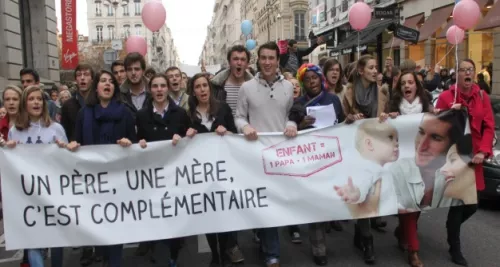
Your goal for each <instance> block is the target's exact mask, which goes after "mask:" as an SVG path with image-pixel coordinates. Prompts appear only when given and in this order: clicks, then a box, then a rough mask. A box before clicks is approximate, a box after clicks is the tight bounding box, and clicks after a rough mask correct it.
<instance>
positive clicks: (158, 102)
mask: <svg viewBox="0 0 500 267" xmlns="http://www.w3.org/2000/svg"><path fill="white" fill-rule="evenodd" d="M149 88H150V90H151V97H152V99H151V101H150V102H149V103H146V104H145V107H144V108H142V109H141V110H139V111H138V112H137V117H136V125H137V139H139V140H140V141H139V144H140V146H141V147H142V148H145V147H146V146H147V143H146V142H155V141H163V140H172V144H173V145H176V144H177V142H179V140H181V138H182V137H183V136H184V135H185V134H186V131H187V129H188V127H189V117H188V115H187V113H186V111H185V110H184V109H183V108H181V107H179V106H177V105H176V104H175V102H174V100H173V99H172V98H171V97H170V96H169V94H168V78H167V76H166V75H164V74H161V73H158V74H154V75H153V76H151V79H150V80H149ZM156 243H157V242H154V241H150V242H143V243H141V244H140V246H144V247H145V248H146V249H147V251H148V252H151V258H150V260H151V261H152V262H153V263H154V262H156V260H155V259H154V258H153V254H154V250H155V247H156ZM165 243H167V244H168V246H169V247H170V259H169V264H168V266H169V267H176V266H177V259H178V257H179V252H180V250H181V247H182V238H172V239H169V240H165Z"/></svg>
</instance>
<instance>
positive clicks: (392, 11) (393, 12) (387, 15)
mask: <svg viewBox="0 0 500 267" xmlns="http://www.w3.org/2000/svg"><path fill="white" fill-rule="evenodd" d="M397 13H399V12H397V8H395V7H376V8H375V10H374V11H373V14H374V17H375V19H394V18H397V16H399V14H397Z"/></svg>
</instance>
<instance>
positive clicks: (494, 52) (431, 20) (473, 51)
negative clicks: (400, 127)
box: [310, 0, 500, 97]
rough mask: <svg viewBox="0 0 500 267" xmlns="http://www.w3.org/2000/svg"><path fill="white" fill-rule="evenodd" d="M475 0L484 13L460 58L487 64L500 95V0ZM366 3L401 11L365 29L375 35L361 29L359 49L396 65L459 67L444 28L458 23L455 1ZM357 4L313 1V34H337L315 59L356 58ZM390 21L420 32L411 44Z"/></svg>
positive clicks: (496, 93)
mask: <svg viewBox="0 0 500 267" xmlns="http://www.w3.org/2000/svg"><path fill="white" fill-rule="evenodd" d="M474 1H475V2H476V3H477V4H478V5H479V7H480V10H481V13H482V16H481V18H480V19H479V22H478V23H477V25H476V26H475V27H474V28H473V29H471V30H467V31H466V36H465V39H464V41H463V42H462V43H461V44H459V45H458V46H457V52H458V58H459V60H460V59H464V58H470V59H472V60H474V62H475V63H476V70H477V71H478V72H479V71H481V69H482V68H483V66H485V67H488V68H489V72H491V73H492V94H493V95H494V96H495V97H496V96H499V97H500V19H498V18H500V1H497V0H474ZM365 2H366V3H367V4H369V5H371V6H372V7H385V8H391V7H392V8H393V9H394V10H398V12H399V13H398V16H397V17H394V19H393V21H392V22H391V23H389V24H387V25H385V24H384V23H380V21H378V22H377V23H378V25H379V26H380V25H381V26H380V27H382V28H385V30H382V31H378V30H376V29H377V28H375V27H374V28H372V29H368V31H363V32H370V31H371V32H372V33H371V35H370V34H368V33H366V34H364V33H363V32H362V33H361V48H362V49H365V50H367V51H368V52H369V53H371V54H374V55H376V56H377V58H378V59H379V62H382V59H383V58H385V57H387V56H391V57H392V58H393V59H394V61H395V63H396V65H398V64H399V63H400V62H401V61H403V60H404V59H412V60H414V61H415V62H416V63H417V65H418V66H420V67H422V68H424V67H425V66H434V65H435V64H439V65H441V66H442V67H443V68H447V69H451V68H455V67H456V56H455V47H454V46H453V45H451V44H449V43H448V42H447V40H446V31H447V30H448V28H449V27H450V26H451V25H453V24H454V23H453V16H452V13H453V8H454V6H455V1H454V0H398V1H394V0H378V1H377V0H366V1H365ZM353 3H354V0H310V8H311V9H310V14H311V24H312V30H313V31H314V33H316V34H317V35H325V34H328V33H331V32H333V34H334V35H335V38H334V39H335V40H334V44H333V45H331V46H330V47H328V48H327V47H326V45H323V47H322V48H321V49H317V50H316V51H317V52H316V53H315V55H314V59H313V61H314V62H317V61H318V60H319V59H320V58H321V57H334V58H337V59H339V60H340V62H341V63H342V64H344V65H345V64H346V63H348V62H352V61H354V60H355V59H356V51H355V47H357V44H356V33H355V32H354V31H352V30H351V29H350V27H349V22H348V16H347V13H348V9H349V7H350V6H351V5H352V4H353ZM372 22H375V19H372ZM372 22H370V25H371V24H375V23H372ZM391 24H401V25H404V26H406V27H408V28H411V29H414V30H417V31H419V36H418V40H417V41H416V42H414V43H411V42H408V41H404V40H401V39H398V38H396V37H394V35H393V33H394V32H393V28H391ZM370 25H369V26H368V27H370ZM380 27H379V28H380ZM374 29H375V30H374ZM373 34H378V36H377V38H373ZM349 36H351V37H352V38H351V37H349ZM365 37H366V38H365ZM370 37H371V38H370ZM374 47H377V49H375V48H374ZM495 48H496V49H495ZM380 66H381V64H380Z"/></svg>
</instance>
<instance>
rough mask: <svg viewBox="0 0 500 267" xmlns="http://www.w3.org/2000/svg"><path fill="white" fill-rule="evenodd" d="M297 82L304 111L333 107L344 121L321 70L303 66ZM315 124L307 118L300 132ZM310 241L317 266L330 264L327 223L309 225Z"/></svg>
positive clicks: (303, 121) (338, 102)
mask: <svg viewBox="0 0 500 267" xmlns="http://www.w3.org/2000/svg"><path fill="white" fill-rule="evenodd" d="M297 80H298V81H299V83H300V84H301V85H302V88H304V91H305V94H304V95H303V96H301V97H299V98H298V99H297V100H296V103H299V104H300V105H301V106H302V107H303V109H307V107H315V106H328V105H333V108H334V112H335V114H332V118H333V117H335V118H336V121H335V122H333V120H332V125H333V124H334V123H337V122H342V121H344V112H343V110H342V105H341V104H340V99H339V98H338V96H336V95H334V94H331V93H329V92H327V91H326V84H325V80H326V79H325V77H324V76H323V73H322V72H321V69H320V68H319V67H318V66H316V65H314V64H303V65H302V66H301V67H300V68H299V70H298V71H297ZM314 122H315V119H314V117H312V116H309V115H307V116H305V117H304V119H303V120H302V122H301V123H300V124H299V130H303V129H306V128H312V127H313V124H314ZM309 239H310V242H311V247H312V254H313V261H314V263H315V264H316V265H319V266H325V265H327V264H328V258H327V256H326V234H325V223H312V224H309Z"/></svg>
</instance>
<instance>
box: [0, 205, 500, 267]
mask: <svg viewBox="0 0 500 267" xmlns="http://www.w3.org/2000/svg"><path fill="white" fill-rule="evenodd" d="M497 206H498V205H497ZM447 211H448V210H447V209H438V210H434V211H432V212H427V213H425V214H422V216H421V217H420V222H419V236H420V241H421V252H420V255H421V258H422V260H423V262H424V263H425V266H439V267H447V266H450V267H452V266H456V265H454V264H452V263H451V262H450V260H449V256H448V252H447V250H448V247H447V244H446V230H445V220H446V214H447ZM387 220H388V223H389V224H388V226H387V227H386V230H387V232H385V233H380V232H374V236H375V249H376V254H377V266H384V267H393V266H407V264H406V256H405V254H403V253H402V252H400V251H399V250H398V248H397V247H396V240H395V238H394V236H393V234H392V233H393V230H394V227H395V226H396V224H397V218H396V217H394V216H392V217H389V218H387ZM343 226H344V231H343V232H335V231H332V232H331V233H330V234H328V238H327V242H328V258H329V265H328V266H342V267H350V266H352V267H357V266H366V265H365V264H364V263H363V262H362V260H361V253H360V252H359V251H357V250H356V249H354V247H353V245H352V235H353V223H352V222H349V223H343ZM301 229H302V231H303V232H302V234H303V240H304V242H303V244H300V245H295V244H292V243H291V242H290V238H289V236H288V234H287V231H286V229H285V228H281V229H280V234H281V253H282V257H281V265H282V266H285V267H288V266H289V267H309V266H311V267H312V266H315V265H314V264H313V263H312V260H311V254H310V246H309V241H308V240H307V227H306V226H302V227H301ZM462 233H463V234H462V240H463V251H464V254H465V256H466V258H467V259H468V261H469V263H470V264H469V266H481V267H482V266H485V267H486V266H488V267H493V266H500V252H499V248H500V210H498V209H494V208H491V207H487V208H483V209H480V210H479V211H478V212H477V213H476V214H475V215H474V216H473V217H472V218H471V219H470V220H468V221H467V222H466V223H465V225H464V226H463V228H462ZM124 234H126V233H124ZM0 241H1V242H2V251H1V252H0V257H1V260H0V267H14V266H15V267H18V266H19V257H20V256H21V253H19V252H18V251H5V250H3V247H4V246H5V244H4V239H3V235H2V239H1V240H0ZM239 242H240V246H241V249H242V251H243V253H244V254H245V262H244V264H239V265H238V266H248V267H257V266H259V267H260V266H263V264H262V261H261V259H260V258H259V252H258V246H257V245H256V244H254V243H253V242H252V231H243V232H241V233H240V234H239ZM65 252H66V257H65V266H67V267H70V266H71V267H77V266H79V250H73V249H66V251H65ZM134 252H135V246H134V245H128V248H126V249H125V257H124V261H123V262H124V265H123V266H124V267H132V266H133V267H136V266H141V267H150V266H151V267H153V266H167V265H166V262H167V259H168V249H167V247H165V246H163V245H161V246H159V247H157V250H156V255H155V256H156V258H157V263H156V264H151V263H149V262H148V261H147V260H145V259H144V258H140V257H136V256H134ZM16 257H17V258H16ZM209 262H210V253H209V249H208V246H207V244H206V240H205V239H204V237H203V236H198V237H196V236H195V237H189V238H188V239H187V241H186V244H185V246H184V248H183V251H182V252H181V258H180V261H179V266H180V267H183V266H193V267H204V266H208V264H209ZM47 266H50V265H49V264H47ZM92 266H96V267H97V266H100V265H98V264H95V265H92Z"/></svg>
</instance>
